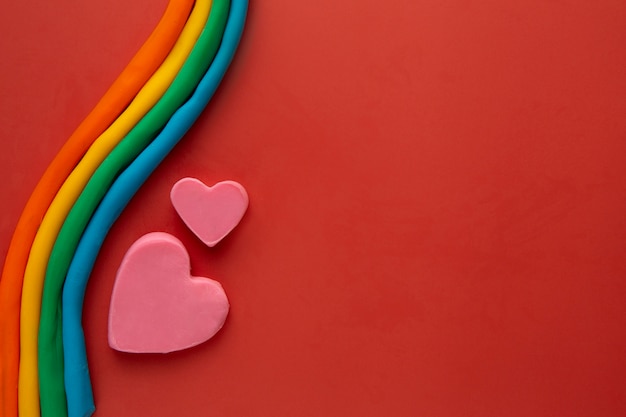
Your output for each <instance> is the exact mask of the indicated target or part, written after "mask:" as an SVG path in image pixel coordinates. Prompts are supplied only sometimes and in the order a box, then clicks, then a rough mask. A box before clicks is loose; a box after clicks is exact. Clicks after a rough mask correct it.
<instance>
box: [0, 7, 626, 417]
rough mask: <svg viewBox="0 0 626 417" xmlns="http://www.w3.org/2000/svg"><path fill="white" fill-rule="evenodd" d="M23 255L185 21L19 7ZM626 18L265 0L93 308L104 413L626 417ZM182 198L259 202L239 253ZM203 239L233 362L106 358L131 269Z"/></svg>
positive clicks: (9, 223) (12, 133)
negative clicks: (190, 191) (43, 182)
mask: <svg viewBox="0 0 626 417" xmlns="http://www.w3.org/2000/svg"><path fill="white" fill-rule="evenodd" d="M5 3H6V4H4V6H3V12H2V13H1V14H0V31H1V34H2V37H1V38H0V50H1V53H2V63H1V64H0V89H1V90H0V91H1V94H0V129H1V130H0V135H1V142H0V146H1V149H0V167H1V169H2V179H3V181H2V183H1V184H0V187H1V188H0V196H1V198H2V200H3V208H2V210H3V214H2V217H1V224H0V226H1V230H0V231H1V239H0V250H1V253H0V255H2V258H4V255H5V254H6V249H7V245H8V242H9V238H10V235H11V233H12V232H13V228H14V226H15V224H16V222H17V218H18V216H19V213H20V212H21V210H22V208H23V206H24V204H25V202H26V200H27V198H28V195H29V194H30V192H31V190H32V189H33V188H34V186H35V184H36V182H37V180H38V179H39V177H40V176H41V174H42V173H43V171H44V169H45V166H46V165H47V164H48V163H49V161H50V160H51V159H52V158H53V156H54V154H55V153H56V152H57V151H58V149H59V148H60V146H61V144H62V143H63V142H64V141H65V139H66V138H67V137H69V135H70V133H71V132H72V130H73V129H74V128H75V127H76V126H77V125H78V123H79V122H80V120H81V119H82V118H83V117H84V116H85V115H86V114H87V113H88V111H89V110H90V109H91V107H92V106H93V105H94V104H95V102H96V101H97V100H98V98H99V97H100V96H101V95H102V94H103V93H104V91H105V90H106V88H107V86H108V85H109V84H110V83H111V82H112V80H113V79H114V78H115V77H116V76H117V74H118V73H119V72H120V71H121V70H122V68H123V67H124V66H125V64H126V62H127V61H128V60H129V59H130V57H131V56H132V55H133V54H134V52H135V51H136V50H137V49H138V47H139V45H141V43H142V42H143V41H144V39H145V38H146V37H147V35H148V34H149V33H150V31H151V30H152V28H153V27H154V25H155V24H156V22H157V21H158V19H159V17H160V15H161V13H162V11H163V10H164V8H165V4H166V1H165V0H159V1H148V0H133V1H125V0H108V1H99V2H85V1H78V0H56V1H55V2H47V1H41V0H39V1H35V2H5ZM625 47H626V3H625V2H624V1H623V0H601V1H600V0H597V1H582V0H581V1H578V0H563V1H549V2H548V1H545V0H528V1H517V0H506V1H502V0H499V1H495V0H482V1H473V0H417V1H408V0H394V1H389V2H380V1H372V0H364V1H358V2H357V1H343V2H337V1H330V0H320V1H316V2H299V1H288V0H264V1H254V0H253V1H252V4H251V5H250V11H249V18H248V23H247V27H246V31H245V33H244V38H243V40H242V43H241V47H240V49H239V51H238V53H237V56H236V59H235V61H234V63H233V66H232V67H231V69H230V71H229V73H228V75H227V77H226V78H225V80H224V82H223V84H222V86H221V87H220V89H219V92H218V93H217V95H216V96H215V99H214V100H213V102H212V103H211V104H210V105H209V107H208V109H207V111H206V112H205V113H204V114H203V115H202V117H201V119H200V120H199V121H198V123H197V124H196V125H195V127H194V128H193V129H192V131H191V132H190V133H189V135H188V136H187V137H186V139H185V140H184V141H183V142H182V143H181V144H180V145H179V147H178V148H177V149H176V150H175V151H174V152H173V153H172V154H171V155H170V157H169V158H168V159H167V160H166V162H165V163H164V164H163V165H162V166H161V167H160V168H159V170H158V171H157V172H156V173H155V174H154V175H153V177H152V178H151V179H150V180H149V182H148V183H147V185H146V186H145V187H144V188H142V190H141V191H140V192H139V193H138V195H137V197H136V198H135V199H134V200H133V201H132V203H131V204H130V206H129V208H128V210H127V211H126V212H125V213H124V214H123V216H122V217H121V219H120V220H119V221H118V223H117V224H116V226H115V227H114V229H113V230H112V232H111V234H110V236H109V238H108V239H107V241H106V243H105V245H104V247H103V250H102V253H101V256H100V258H99V260H98V263H97V266H96V270H95V274H94V275H93V277H92V281H91V284H90V286H89V287H88V292H87V298H86V305H87V310H86V313H85V326H86V332H87V337H88V351H89V352H88V353H89V358H90V363H91V367H92V372H93V381H94V389H95V396H96V402H97V407H98V411H97V415H98V416H99V417H105V416H173V415H176V416H198V415H207V416H208V415H210V416H247V417H253V416H269V415H273V416H357V415H358V416H383V415H385V416H555V415H560V416H592V415H593V416H624V415H626V393H625V392H624V391H625V387H626V334H625V333H626V256H624V248H625V245H626V220H625V216H624V213H625V212H626V118H625V117H624V115H626V52H625V51H626V49H625ZM182 176H197V177H198V178H200V179H202V180H203V181H205V182H206V183H207V184H212V183H215V182H217V181H220V180H224V179H233V180H237V181H239V182H241V183H242V184H243V185H244V186H245V187H246V188H247V190H248V192H249V195H250V199H251V205H250V209H249V211H248V213H247V214H246V216H245V218H244V220H243V222H242V223H241V224H240V225H239V227H238V228H237V229H236V230H235V231H234V232H233V234H232V235H231V236H229V237H228V238H227V239H226V240H225V241H223V242H222V243H221V244H220V245H219V246H218V247H217V248H214V249H209V248H206V247H204V246H203V245H202V244H201V243H200V242H199V241H198V240H196V239H195V238H194V237H193V236H192V234H191V233H190V232H189V231H187V230H186V229H185V227H184V226H183V224H182V221H181V220H180V219H179V218H178V217H177V216H176V214H175V213H174V211H173V209H172V207H171V205H170V203H169V200H168V193H169V189H170V187H171V186H172V184H173V183H174V182H175V181H176V180H177V179H179V178H181V177H182ZM156 230H162V231H167V232H170V233H173V234H174V235H176V236H177V237H179V238H180V239H181V240H183V242H184V243H185V244H186V246H187V247H188V249H189V252H190V255H191V259H192V269H193V273H194V274H195V275H204V276H210V277H212V278H215V279H217V280H219V281H220V282H222V284H223V286H224V287H225V289H226V292H227V294H228V295H229V297H230V300H231V304H232V310H231V314H230V316H229V318H228V320H227V323H226V325H225V327H224V328H223V330H222V331H221V332H220V333H219V334H218V335H217V336H216V337H215V338H214V339H212V340H210V341H209V342H207V343H205V344H203V345H201V346H199V347H197V348H194V349H191V350H189V351H185V352H180V353H176V354H171V355H167V356H159V355H148V356H135V355H129V354H121V353H118V352H115V351H113V350H111V349H110V348H109V347H108V345H107V342H106V325H107V314H108V303H109V298H110V293H111V288H112V285H113V279H114V275H115V271H116V269H117V267H118V265H119V263H120V260H121V257H122V256H123V254H124V252H125V251H126V249H127V248H128V247H129V246H130V244H131V243H132V242H133V241H134V240H136V239H137V238H138V237H140V236H141V235H142V234H144V233H147V232H149V231H156Z"/></svg>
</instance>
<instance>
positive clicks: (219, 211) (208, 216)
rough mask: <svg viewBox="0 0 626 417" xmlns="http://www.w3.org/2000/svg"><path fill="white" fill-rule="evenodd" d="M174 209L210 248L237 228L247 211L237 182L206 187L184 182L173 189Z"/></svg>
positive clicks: (241, 190)
mask: <svg viewBox="0 0 626 417" xmlns="http://www.w3.org/2000/svg"><path fill="white" fill-rule="evenodd" d="M170 199H171V200H172V205H173V206H174V208H175V209H176V211H177V212H178V214H179V215H180V217H181V218H182V219H183V221H184V222H185V224H186V225H187V227H189V229H191V231H192V232H194V233H195V234H196V236H198V238H200V240H202V242H204V243H205V244H206V245H208V246H215V245H216V244H217V243H218V242H219V241H220V240H222V239H223V238H224V237H225V236H226V235H227V234H229V233H230V231H231V230H233V229H234V228H235V226H237V224H238V223H239V221H240V220H241V218H242V217H243V214H244V213H245V212H246V209H247V208H248V194H247V193H246V190H245V189H244V188H243V187H242V186H241V185H240V184H239V183H236V182H234V181H222V182H218V183H217V184H215V185H214V186H213V187H207V186H206V185H204V183H203V182H202V181H200V180H198V179H195V178H183V179H181V180H180V181H178V182H177V183H176V184H174V186H173V187H172V191H171V192H170Z"/></svg>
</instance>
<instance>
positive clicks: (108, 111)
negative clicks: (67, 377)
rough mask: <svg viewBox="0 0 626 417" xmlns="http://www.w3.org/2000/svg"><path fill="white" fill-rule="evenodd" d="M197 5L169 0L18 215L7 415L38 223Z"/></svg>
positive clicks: (4, 360)
mask: <svg viewBox="0 0 626 417" xmlns="http://www.w3.org/2000/svg"><path fill="white" fill-rule="evenodd" d="M193 4H194V0H170V2H169V4H168V6H167V8H166V10H165V12H164V13H163V16H162V17H161V20H160V21H159V23H158V24H157V26H156V28H155V29H154V31H153V32H152V34H151V35H150V37H149V38H148V39H147V40H146V42H145V43H144V44H143V46H142V47H141V49H140V50H139V51H138V52H137V54H136V55H135V56H134V57H133V59H132V60H131V61H130V63H129V64H128V65H127V66H126V68H125V69H124V71H123V72H122V73H121V74H120V76H119V77H118V78H117V79H116V80H115V81H114V83H113V84H112V85H111V87H110V88H109V90H108V91H107V92H106V93H105V95H104V96H103V97H102V99H101V100H100V101H99V102H98V104H97V105H96V106H95V107H94V109H93V110H92V111H91V113H90V114H89V115H88V116H87V117H86V118H85V120H83V122H82V123H81V124H80V125H79V126H78V128H77V129H76V131H75V132H74V133H73V134H72V135H71V136H70V138H69V139H68V140H67V142H66V143H65V144H64V145H63V147H62V148H61V150H60V151H59V153H58V154H57V155H56V156H55V158H54V160H53V161H52V162H51V163H50V165H49V166H48V168H47V169H46V171H45V173H44V174H43V176H42V177H41V179H40V180H39V183H38V184H37V186H36V187H35V189H34V191H33V193H32V194H31V196H30V198H29V200H28V202H27V203H26V206H25V207H24V210H23V212H22V214H21V216H20V219H19V220H18V223H17V226H16V228H15V232H14V233H13V237H12V239H11V243H10V245H9V249H8V252H7V256H6V259H5V262H4V269H3V271H2V278H1V280H0V415H2V416H4V417H15V416H17V415H18V406H17V404H18V401H17V391H18V389H17V386H18V367H19V351H20V342H19V334H20V323H19V321H20V303H21V296H22V282H23V277H24V269H25V267H26V262H27V260H28V255H29V252H30V248H31V245H32V243H33V239H34V238H35V234H36V233H37V229H38V227H39V224H40V223H41V220H42V218H43V216H44V214H45V213H46V210H47V209H48V207H49V205H50V203H51V202H52V200H53V199H54V196H55V195H56V193H57V191H58V190H59V188H60V187H61V185H63V182H64V181H65V179H66V178H67V176H68V175H69V174H70V172H71V171H72V169H74V167H75V166H76V164H77V163H78V162H79V161H80V159H81V158H82V156H83V155H84V153H85V152H86V151H87V149H89V146H90V145H91V143H92V142H93V141H94V140H95V139H96V138H97V137H98V136H99V135H100V134H101V133H102V132H103V131H104V130H105V129H106V128H107V127H108V126H109V125H110V124H111V123H112V122H113V121H114V120H115V119H116V118H117V116H118V115H119V114H120V113H121V112H122V111H123V110H124V109H125V108H126V106H127V105H128V103H130V101H131V100H132V99H133V98H134V97H135V95H136V94H137V92H138V91H139V90H140V89H141V87H143V85H144V84H145V83H146V81H147V80H148V79H149V78H150V76H151V75H152V74H153V73H154V71H156V69H157V68H158V67H159V66H160V65H161V63H162V62H163V60H164V59H165V57H166V56H167V55H168V53H169V52H170V50H171V48H172V46H173V45H174V43H175V42H176V40H177V39H178V36H179V34H180V32H181V30H182V28H183V26H184V25H185V22H186V21H187V18H188V16H189V13H190V11H191V8H192V6H193Z"/></svg>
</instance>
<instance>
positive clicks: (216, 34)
mask: <svg viewBox="0 0 626 417" xmlns="http://www.w3.org/2000/svg"><path fill="white" fill-rule="evenodd" d="M192 4H193V1H190V0H172V1H171V2H170V4H169V6H168V8H167V9H166V11H165V14H164V15H163V18H162V19H161V21H160V22H159V25H158V26H157V28H156V29H155V31H154V32H153V34H152V35H151V37H150V38H149V39H148V41H146V43H145V44H144V46H143V47H142V49H141V50H140V51H139V52H138V53H137V55H136V56H135V58H133V60H132V61H131V63H130V64H129V65H128V67H127V68H126V69H125V70H124V72H123V73H122V74H121V75H120V77H119V78H118V80H116V82H115V83H114V84H113V86H112V87H111V89H110V90H109V91H108V92H107V94H106V95H105V97H104V98H103V99H102V100H101V101H100V103H99V104H98V105H97V106H96V108H95V109H94V110H93V111H92V113H91V114H90V115H89V116H88V117H87V118H86V119H85V121H84V122H83V123H82V124H81V125H80V126H79V128H78V129H77V131H76V132H75V133H74V134H73V135H72V137H71V138H70V139H69V140H68V142H67V143H66V145H65V146H64V147H63V149H62V150H61V152H60V153H59V154H58V155H57V157H55V159H54V161H53V162H52V164H51V165H50V167H48V169H47V170H46V173H45V174H44V176H43V177H42V179H41V180H40V182H39V184H38V185H37V188H36V189H35V191H34V192H33V194H32V196H31V198H30V199H29V201H28V203H27V205H26V208H25V209H24V212H23V213H22V216H21V217H20V220H19V222H18V226H17V228H16V231H15V234H14V236H13V239H12V241H11V245H10V248H9V252H8V254H7V258H6V261H5V266H4V270H3V274H2V280H1V281H0V338H1V339H0V381H1V383H2V389H1V390H0V395H1V396H0V407H1V408H0V409H1V410H2V415H3V416H6V417H13V416H17V415H18V412H19V416H20V417H23V416H39V415H42V416H44V417H47V416H66V415H70V416H88V415H90V414H91V413H92V412H93V410H94V405H93V396H92V392H91V384H90V380H89V373H88V368H87V360H86V354H85V347H84V338H83V332H82V328H81V315H82V307H83V297H84V292H85V288H86V285H87V281H88V279H89V274H90V272H91V268H92V266H93V263H94V261H95V259H96V257H97V254H98V251H99V249H100V246H101V244H102V242H103V240H104V238H105V236H106V233H107V232H108V230H109V228H110V227H111V225H112V224H113V222H114V221H115V220H116V219H117V217H118V216H119V214H120V213H121V212H122V210H123V209H124V207H125V206H126V204H127V203H128V201H129V200H130V199H131V198H132V196H133V195H134V193H135V192H136V191H137V189H138V188H139V187H140V186H141V185H142V184H143V182H144V181H145V180H146V179H147V177H148V176H149V175H150V174H151V173H152V171H153V170H154V169H155V168H156V167H157V165H158V164H159V163H160V162H161V161H162V160H163V159H164V158H165V156H166V155H167V154H168V153H169V151H170V150H171V149H172V148H173V147H174V146H175V145H176V143H177V142H178V141H179V140H180V139H181V137H182V136H183V135H184V134H185V133H186V131H187V130H188V129H189V128H190V127H191V125H192V124H193V123H194V121H195V120H196V119H197V117H198V116H199V115H200V113H201V112H202V110H203V109H204V107H205V106H206V104H207V103H208V101H209V99H210V98H211V97H212V95H213V93H214V91H215V90H216V88H217V86H218V84H219V82H220V81H221V79H222V77H223V75H224V73H225V71H226V69H227V67H228V65H229V63H230V61H231V60H232V57H233V55H234V52H235V49H236V47H237V45H238V43H239V39H240V37H241V33H242V31H243V25H244V21H245V16H246V11H247V5H248V4H247V0H232V2H231V1H230V0H213V1H211V0H198V1H197V2H196V3H195V5H194V6H193V10H192V11H191V14H189V11H190V9H191V6H192ZM172 45H173V46H172ZM166 55H167V56H166ZM129 103H130V104H129ZM79 161H80V163H79ZM94 212H95V213H94ZM92 215H93V217H92ZM20 328H21V330H20V331H19V332H18V329H20ZM64 357H67V358H71V360H67V361H65V367H64ZM40 406H41V407H40Z"/></svg>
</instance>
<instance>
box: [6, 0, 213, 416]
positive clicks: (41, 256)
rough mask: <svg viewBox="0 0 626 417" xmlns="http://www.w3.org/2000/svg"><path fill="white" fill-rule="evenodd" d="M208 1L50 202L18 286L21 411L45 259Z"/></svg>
mask: <svg viewBox="0 0 626 417" xmlns="http://www.w3.org/2000/svg"><path fill="white" fill-rule="evenodd" d="M209 3H210V1H204V2H197V3H196V5H195V6H194V8H193V10H192V12H191V15H190V16H189V20H188V21H187V23H186V24H185V26H184V28H183V30H182V31H181V32H180V35H179V38H178V39H177V40H176V43H175V44H174V46H173V48H172V50H171V51H170V53H169V54H168V56H167V58H166V59H165V61H163V63H162V65H161V66H160V67H159V68H158V69H157V70H156V71H155V72H154V74H153V75H152V77H151V78H150V79H149V80H148V81H147V82H146V84H145V85H144V86H143V88H142V89H141V90H140V91H139V93H138V94H137V96H136V97H135V98H134V99H133V101H132V102H131V104H130V105H129V106H128V107H127V108H126V109H125V110H124V112H123V113H122V114H121V115H120V116H119V117H118V118H117V119H116V120H115V121H114V122H113V123H112V124H111V125H110V126H109V127H108V128H107V129H106V130H105V131H104V132H103V133H102V134H101V135H100V136H99V137H98V138H97V139H96V140H95V141H94V143H93V144H92V145H91V147H90V148H89V150H88V151H87V153H86V154H85V155H84V157H83V158H82V160H81V161H80V163H79V164H78V165H77V166H76V168H75V169H74V170H73V171H72V172H71V174H70V175H69V176H68V178H67V179H66V181H65V183H64V184H63V186H62V187H61V189H60V190H59V192H58V193H57V195H56V196H55V198H54V200H53V201H52V204H51V205H50V207H49V208H48V211H47V212H46V214H45V216H44V218H43V220H42V222H41V225H40V227H39V230H38V231H37V234H36V236H35V239H34V241H33V245H32V247H31V250H30V255H29V258H28V262H27V264H26V269H25V271H24V279H23V287H22V306H21V320H20V338H21V348H20V352H21V353H20V371H19V382H18V407H19V410H18V411H19V414H20V417H22V416H27V417H29V416H33V417H35V416H39V413H40V410H39V389H38V388H39V382H38V363H37V362H38V353H37V348H38V340H37V338H38V327H39V323H40V306H41V300H42V289H43V286H44V277H45V271H46V265H47V260H48V258H49V256H50V252H51V250H52V247H53V244H54V241H55V239H56V236H57V234H58V232H59V229H60V228H61V225H62V224H63V220H64V219H65V217H66V215H67V213H68V212H69V210H70V208H71V207H72V204H73V202H74V201H76V198H77V197H78V195H79V194H80V192H81V191H82V189H83V187H84V185H85V183H86V182H87V180H88V179H89V177H90V175H91V174H92V173H93V172H94V171H95V170H96V168H97V167H98V165H99V164H100V163H101V161H102V160H104V158H105V157H106V156H107V154H108V153H109V152H110V150H111V149H112V148H113V147H114V146H115V145H117V143H119V142H120V141H121V139H122V138H123V137H124V135H125V134H126V133H127V132H128V131H129V130H130V129H131V128H132V127H133V126H134V125H135V124H136V123H137V121H138V120H140V119H141V117H143V116H144V115H145V114H146V113H147V112H148V111H149V110H150V108H151V107H153V106H154V104H155V103H156V102H157V101H158V100H159V99H160V98H161V96H162V95H163V93H164V92H165V91H166V89H167V88H168V87H169V86H170V84H171V83H172V80H173V79H174V78H175V76H176V74H177V73H178V72H179V70H180V68H181V67H182V66H183V64H184V62H185V60H186V58H187V57H188V56H189V53H190V51H191V50H192V48H193V45H194V44H195V42H196V40H197V38H198V36H199V35H200V33H201V31H202V29H203V27H204V25H205V23H206V21H207V17H208V14H209V10H210V4H209Z"/></svg>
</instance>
